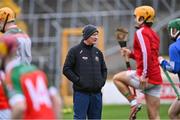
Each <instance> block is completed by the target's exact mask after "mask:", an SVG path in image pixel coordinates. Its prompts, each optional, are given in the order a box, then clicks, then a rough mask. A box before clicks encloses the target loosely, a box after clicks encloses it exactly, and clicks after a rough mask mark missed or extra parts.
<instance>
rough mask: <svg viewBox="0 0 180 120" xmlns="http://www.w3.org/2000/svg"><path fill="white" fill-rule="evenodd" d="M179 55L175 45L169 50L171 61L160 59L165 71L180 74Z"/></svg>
mask: <svg viewBox="0 0 180 120" xmlns="http://www.w3.org/2000/svg"><path fill="white" fill-rule="evenodd" d="M177 55H178V50H177V49H176V47H175V46H174V45H171V46H170V48H169V57H170V61H167V60H165V59H164V58H163V57H161V56H160V57H159V58H158V59H159V63H160V65H161V66H162V68H163V69H165V70H168V71H169V72H172V73H179V72H180V61H179V57H178V56H177Z"/></svg>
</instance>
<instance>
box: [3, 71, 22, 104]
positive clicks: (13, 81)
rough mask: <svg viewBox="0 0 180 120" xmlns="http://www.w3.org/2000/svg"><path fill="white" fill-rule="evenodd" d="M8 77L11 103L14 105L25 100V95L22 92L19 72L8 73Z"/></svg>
mask: <svg viewBox="0 0 180 120" xmlns="http://www.w3.org/2000/svg"><path fill="white" fill-rule="evenodd" d="M6 79H7V81H8V82H7V89H8V97H9V103H10V105H11V106H13V105H15V104H16V103H17V102H21V101H24V100H25V97H24V95H23V93H22V88H21V84H20V80H19V77H18V74H17V73H16V72H15V71H12V72H11V73H9V74H7V76H6Z"/></svg>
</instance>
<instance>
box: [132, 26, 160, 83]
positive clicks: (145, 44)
mask: <svg viewBox="0 0 180 120" xmlns="http://www.w3.org/2000/svg"><path fill="white" fill-rule="evenodd" d="M159 45H160V40H159V37H158V35H157V34H156V33H155V32H154V31H153V30H152V29H151V28H150V27H148V26H146V25H144V26H142V27H141V28H140V29H138V30H137V31H136V33H135V35H134V46H133V52H132V54H131V55H130V57H132V58H134V59H135V61H136V74H137V75H138V76H143V77H148V78H149V80H148V82H149V83H152V84H161V83H162V78H161V74H160V67H159V62H158V55H159Z"/></svg>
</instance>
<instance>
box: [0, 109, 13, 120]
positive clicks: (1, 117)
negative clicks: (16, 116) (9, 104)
mask: <svg viewBox="0 0 180 120" xmlns="http://www.w3.org/2000/svg"><path fill="white" fill-rule="evenodd" d="M10 119H11V111H10V109H4V110H0V120H10Z"/></svg>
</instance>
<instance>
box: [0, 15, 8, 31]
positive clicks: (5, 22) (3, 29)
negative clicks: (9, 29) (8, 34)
mask: <svg viewBox="0 0 180 120" xmlns="http://www.w3.org/2000/svg"><path fill="white" fill-rule="evenodd" d="M8 17H9V14H8V15H7V17H6V20H5V21H4V25H3V28H2V30H1V32H2V33H4V32H5V27H6V24H7V21H8Z"/></svg>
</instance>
